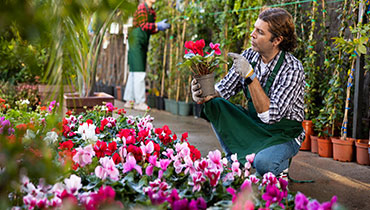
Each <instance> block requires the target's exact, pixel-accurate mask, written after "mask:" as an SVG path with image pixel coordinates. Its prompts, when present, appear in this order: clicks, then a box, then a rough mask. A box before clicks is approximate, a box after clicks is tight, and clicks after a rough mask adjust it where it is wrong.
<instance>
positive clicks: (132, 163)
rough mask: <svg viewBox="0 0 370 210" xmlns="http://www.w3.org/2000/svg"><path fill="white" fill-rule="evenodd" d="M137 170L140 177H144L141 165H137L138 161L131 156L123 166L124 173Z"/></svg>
mask: <svg viewBox="0 0 370 210" xmlns="http://www.w3.org/2000/svg"><path fill="white" fill-rule="evenodd" d="M133 169H135V170H136V171H137V172H138V173H139V174H140V175H142V173H143V172H142V170H141V167H140V166H139V165H136V159H135V157H134V156H132V155H129V156H127V158H126V162H125V163H124V164H123V173H127V172H130V171H132V170H133Z"/></svg>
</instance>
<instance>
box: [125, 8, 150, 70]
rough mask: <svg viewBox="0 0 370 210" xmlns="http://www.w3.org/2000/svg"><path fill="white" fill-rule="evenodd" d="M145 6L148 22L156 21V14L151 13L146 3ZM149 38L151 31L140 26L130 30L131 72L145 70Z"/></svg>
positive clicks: (129, 60)
mask: <svg viewBox="0 0 370 210" xmlns="http://www.w3.org/2000/svg"><path fill="white" fill-rule="evenodd" d="M145 7H146V10H147V13H148V22H149V23H154V16H153V15H151V14H150V13H149V8H148V6H147V5H146V4H145ZM149 38H150V33H149V32H146V31H143V30H142V29H141V28H140V27H136V28H134V29H132V31H131V32H130V36H129V38H128V41H129V44H130V48H129V50H128V64H129V66H130V72H145V68H146V57H147V52H148V45H149Z"/></svg>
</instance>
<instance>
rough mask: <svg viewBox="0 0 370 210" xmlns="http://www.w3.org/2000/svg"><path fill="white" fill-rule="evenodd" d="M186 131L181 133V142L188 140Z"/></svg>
mask: <svg viewBox="0 0 370 210" xmlns="http://www.w3.org/2000/svg"><path fill="white" fill-rule="evenodd" d="M188 136H189V134H188V132H185V133H183V134H182V135H181V142H184V141H188Z"/></svg>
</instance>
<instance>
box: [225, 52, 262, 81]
mask: <svg viewBox="0 0 370 210" xmlns="http://www.w3.org/2000/svg"><path fill="white" fill-rule="evenodd" d="M227 56H229V57H230V58H233V60H234V69H235V72H236V73H238V74H239V75H240V76H242V77H243V78H244V79H247V78H250V79H251V80H253V79H254V77H255V76H256V74H255V73H254V70H253V68H252V66H251V64H249V62H248V61H247V59H246V58H244V57H243V56H242V55H240V54H237V53H232V52H231V53H228V54H227Z"/></svg>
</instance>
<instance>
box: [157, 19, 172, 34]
mask: <svg viewBox="0 0 370 210" xmlns="http://www.w3.org/2000/svg"><path fill="white" fill-rule="evenodd" d="M170 27H171V24H169V23H167V19H164V20H162V21H160V22H158V23H157V29H158V31H165V30H167V29H169V28H170Z"/></svg>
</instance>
